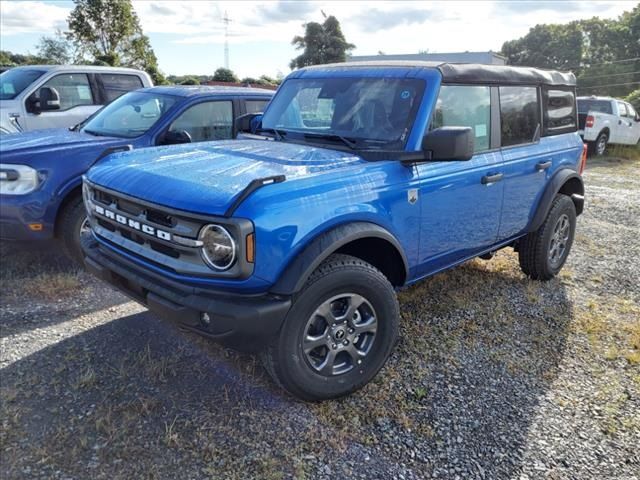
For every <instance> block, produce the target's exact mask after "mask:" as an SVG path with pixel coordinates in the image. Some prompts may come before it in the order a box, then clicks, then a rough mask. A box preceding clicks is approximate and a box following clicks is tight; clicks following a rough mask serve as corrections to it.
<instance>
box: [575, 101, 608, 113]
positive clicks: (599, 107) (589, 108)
mask: <svg viewBox="0 0 640 480" xmlns="http://www.w3.org/2000/svg"><path fill="white" fill-rule="evenodd" d="M578 112H580V113H589V112H600V113H608V114H612V113H613V109H612V108H611V102H610V101H608V100H591V99H586V98H579V99H578Z"/></svg>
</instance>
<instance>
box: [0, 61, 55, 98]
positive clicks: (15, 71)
mask: <svg viewBox="0 0 640 480" xmlns="http://www.w3.org/2000/svg"><path fill="white" fill-rule="evenodd" d="M30 73H36V76H34V77H33V78H31V80H30V81H29V82H28V83H26V84H24V85H23V86H22V88H21V89H19V90H16V92H15V93H14V94H13V96H11V97H5V96H4V93H3V91H2V87H1V84H2V82H3V80H5V81H6V79H7V78H9V77H11V76H14V75H19V74H23V75H28V74H30ZM46 73H47V70H43V69H40V68H21V67H14V68H10V69H9V70H7V71H6V72H2V74H0V100H15V99H16V98H18V97H19V96H20V94H21V93H22V92H24V91H25V90H27V89H28V88H29V87H30V86H31V85H33V84H34V83H35V82H37V81H38V80H39V79H41V78H42V77H43V76H44V75H45V74H46ZM12 85H14V86H15V84H13V82H12Z"/></svg>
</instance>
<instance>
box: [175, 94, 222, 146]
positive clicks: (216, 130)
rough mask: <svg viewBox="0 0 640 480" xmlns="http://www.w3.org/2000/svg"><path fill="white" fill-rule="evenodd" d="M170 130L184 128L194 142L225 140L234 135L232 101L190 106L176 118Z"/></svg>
mask: <svg viewBox="0 0 640 480" xmlns="http://www.w3.org/2000/svg"><path fill="white" fill-rule="evenodd" d="M169 130H170V131H180V130H184V131H185V132H187V133H188V134H189V135H190V136H191V141H192V142H206V141H209V140H225V139H229V138H232V137H233V106H232V104H231V101H227V100H225V101H215V102H203V103H198V104H197V105H194V106H193V107H190V108H188V109H187V110H185V111H184V112H182V113H181V114H180V116H179V117H178V118H176V119H175V120H174V121H173V123H172V124H171V126H170V127H169Z"/></svg>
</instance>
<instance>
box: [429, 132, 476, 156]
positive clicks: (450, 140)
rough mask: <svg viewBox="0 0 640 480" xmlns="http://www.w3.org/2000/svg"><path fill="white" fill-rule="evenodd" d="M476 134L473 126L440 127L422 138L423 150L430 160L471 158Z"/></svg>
mask: <svg viewBox="0 0 640 480" xmlns="http://www.w3.org/2000/svg"><path fill="white" fill-rule="evenodd" d="M474 142H475V136H474V135H473V129H472V128H471V127H440V128H436V129H435V130H431V131H430V132H429V133H427V134H426V135H425V136H424V138H423V139H422V150H423V151H424V152H425V154H426V155H427V158H429V160H470V159H471V157H473V148H474Z"/></svg>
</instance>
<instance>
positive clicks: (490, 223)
mask: <svg viewBox="0 0 640 480" xmlns="http://www.w3.org/2000/svg"><path fill="white" fill-rule="evenodd" d="M491 123H492V122H491V89H490V87H488V86H466V85H443V86H442V87H441V88H440V94H439V97H438V101H437V104H436V109H435V113H434V116H433V119H432V122H431V128H432V129H433V128H438V127H442V126H464V127H471V128H472V129H473V131H474V133H475V148H474V150H475V152H476V153H475V155H474V156H473V157H472V158H471V160H467V161H447V162H427V163H422V164H419V165H418V166H417V167H416V168H417V175H418V178H419V182H420V183H419V185H420V186H419V200H418V201H420V202H421V212H422V214H421V231H420V262H419V263H420V270H421V271H420V274H421V275H426V274H429V273H433V272H435V271H437V270H440V269H443V268H445V267H447V266H449V265H452V264H454V263H456V262H458V261H460V260H464V259H465V258H468V257H471V256H474V255H476V254H478V253H479V252H481V251H482V250H485V249H487V248H489V247H490V246H492V245H493V244H494V243H495V242H496V239H497V235H498V227H499V223H500V213H501V209H502V196H503V185H504V184H503V182H502V181H501V179H502V175H503V171H502V167H503V165H502V157H501V154H500V151H499V150H493V151H491V150H490V147H491V144H492V141H493V140H492V128H491ZM493 133H495V132H493Z"/></svg>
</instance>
